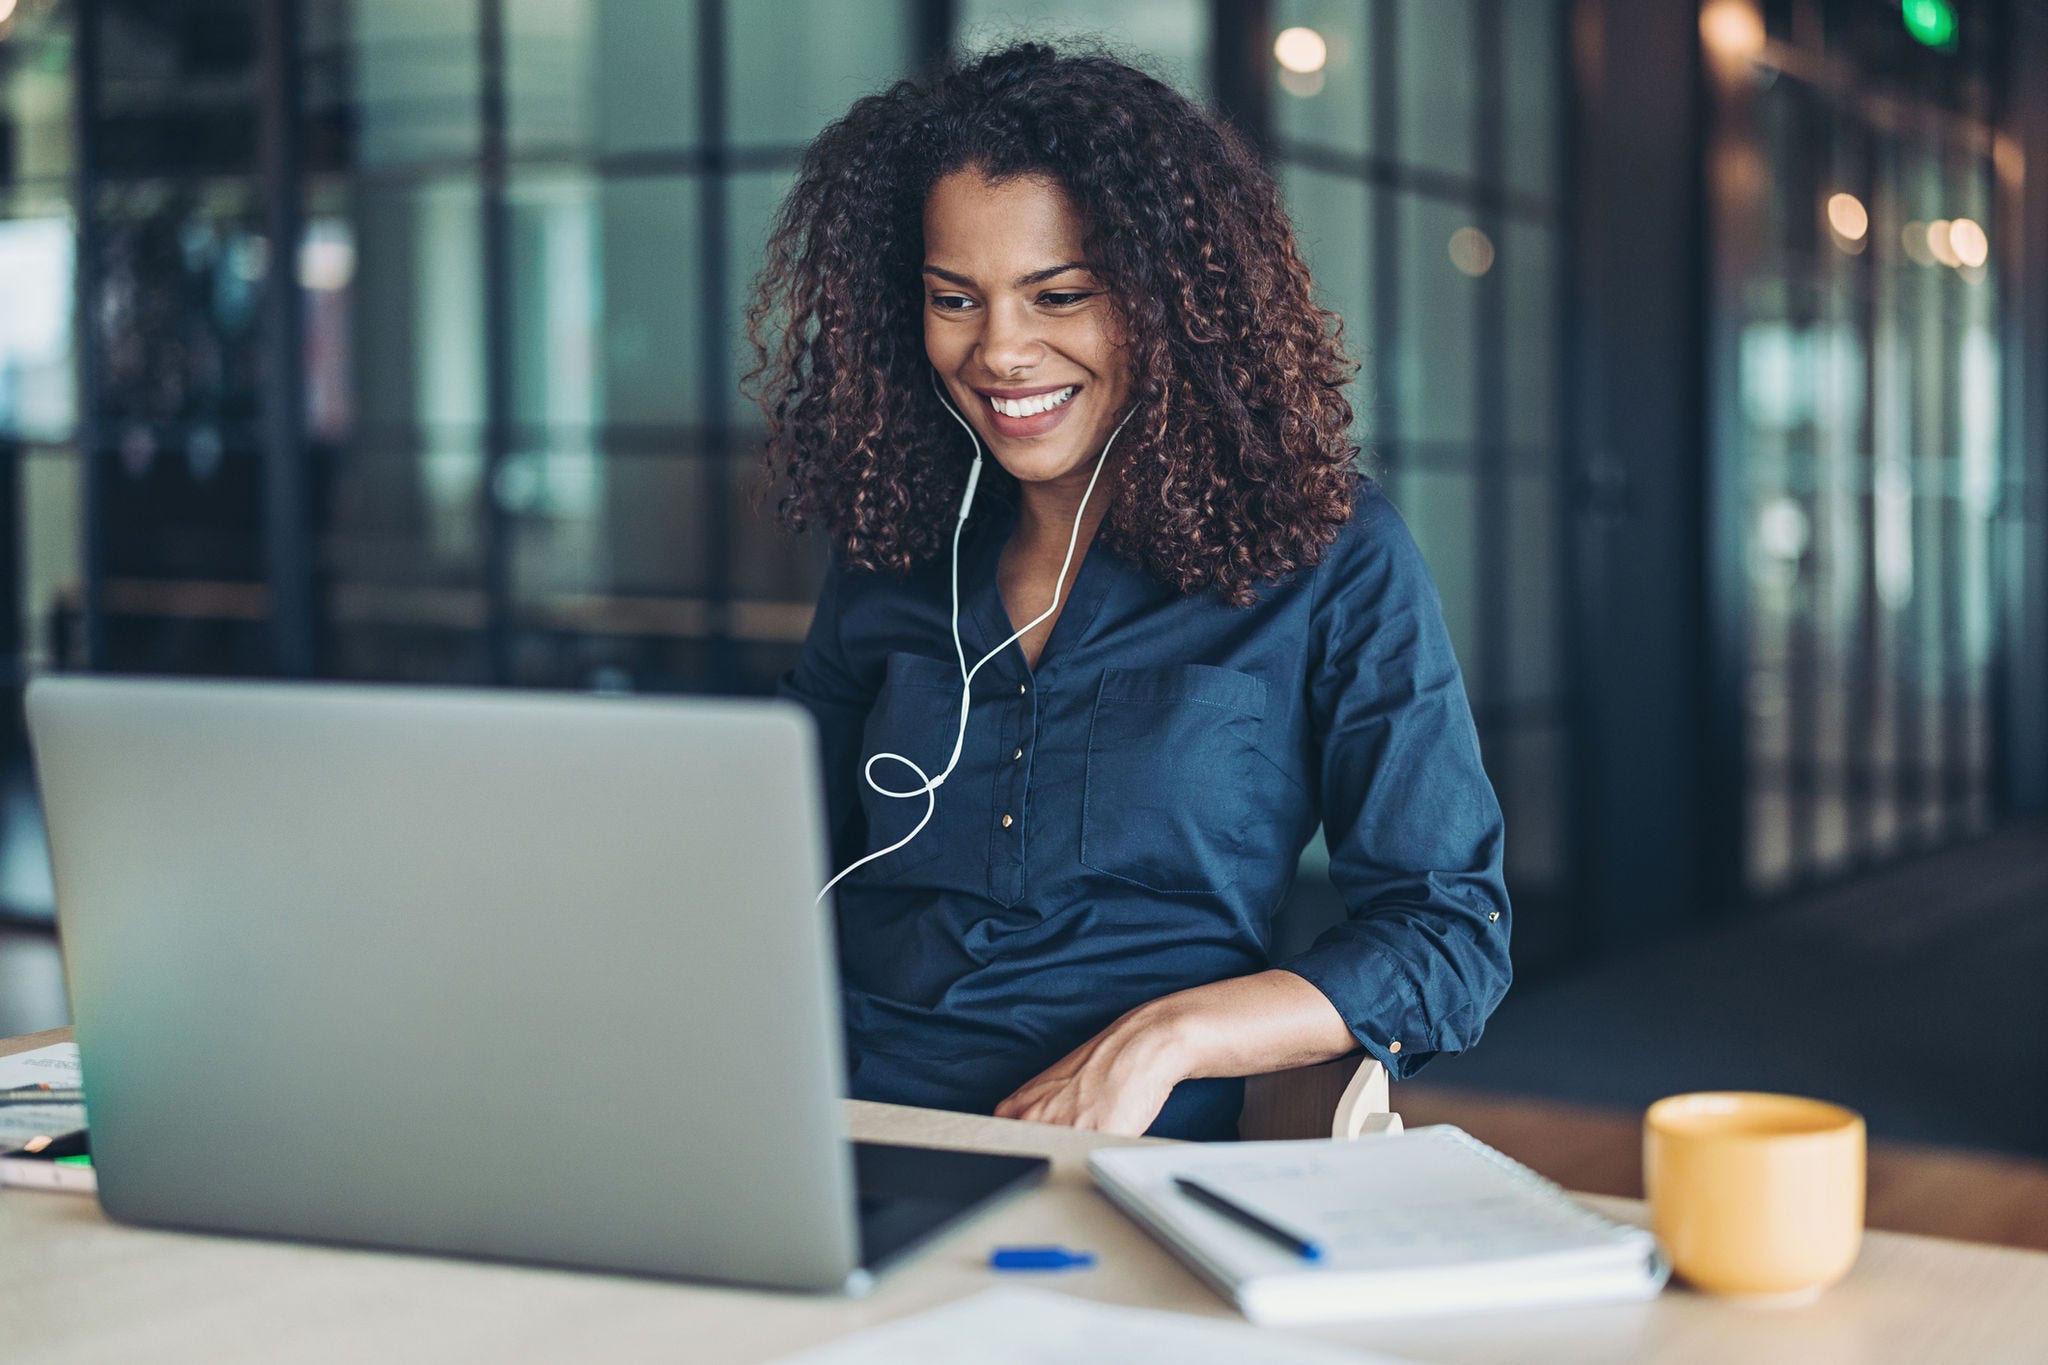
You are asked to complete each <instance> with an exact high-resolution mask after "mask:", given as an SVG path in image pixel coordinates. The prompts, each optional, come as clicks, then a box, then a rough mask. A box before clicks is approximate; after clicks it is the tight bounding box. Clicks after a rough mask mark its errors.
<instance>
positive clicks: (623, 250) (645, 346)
mask: <svg viewBox="0 0 2048 1365" xmlns="http://www.w3.org/2000/svg"><path fill="white" fill-rule="evenodd" d="M702 193H703V192H702V189H701V187H700V186H699V184H698V182H697V181H696V180H694V179H692V178H689V177H683V176H648V177H645V178H634V179H617V180H608V181H605V182H604V183H603V184H602V185H601V186H600V188H599V190H598V204H599V210H598V242H597V259H598V261H599V265H600V269H601V270H602V273H603V282H602V285H601V287H600V288H599V290H598V295H597V296H598V299H599V301H600V306H601V308H602V313H601V316H600V319H599V321H598V323H597V337H598V339H599V346H600V348H601V349H600V356H599V360H598V368H597V373H598V383H597V389H598V395H599V397H598V407H599V412H600V415H601V416H602V418H603V420H605V421H606V422H610V423H696V422H701V421H702V420H703V418H704V409H705V400H704V376H703V374H702V369H703V366H702V365H701V364H698V363H697V357H699V356H701V355H702V353H703V351H702V348H703V346H704V344H705V333H704V329H705V327H706V325H707V320H706V318H705V317H704V290H703V283H702V282H703V266H702V242H703V234H702V232H701V231H700V230H699V227H698V224H699V223H700V221H701V215H702V211H703V210H702Z"/></svg>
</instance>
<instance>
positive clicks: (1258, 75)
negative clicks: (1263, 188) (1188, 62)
mask: <svg viewBox="0 0 2048 1365" xmlns="http://www.w3.org/2000/svg"><path fill="white" fill-rule="evenodd" d="M1272 61H1273V6H1272V4H1271V0H1212V3H1211V5H1210V7H1209V89H1210V91H1211V92H1212V95H1213V98H1214V102H1215V106H1216V110H1217V112H1219V113H1221V114H1222V115H1223V116H1224V117H1226V118H1228V119H1229V120H1230V122H1231V123H1232V124H1233V125H1234V126H1235V127H1236V128H1237V130H1238V131H1239V132H1240V133H1243V134H1244V135H1245V137H1246V138H1247V139H1248V140H1249V141H1250V142H1251V144H1252V145H1253V146H1254V147H1256V148H1258V150H1259V154H1260V155H1261V156H1262V157H1264V158H1265V159H1266V160H1268V161H1271V159H1272V151H1273V79H1272V77H1273V70H1272Z"/></svg>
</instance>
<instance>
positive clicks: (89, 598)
mask: <svg viewBox="0 0 2048 1365" xmlns="http://www.w3.org/2000/svg"><path fill="white" fill-rule="evenodd" d="M75 13H76V22H77V25H78V28H77V33H76V38H75V46H74V48H73V52H72V58H71V62H72V65H71V72H72V80H73V81H74V82H75V85H74V87H73V102H72V115H73V121H72V154H73V156H74V157H75V158H76V162H75V164H74V172H75V181H74V188H73V191H72V197H73V201H74V215H75V221H76V222H77V224H78V229H77V247H76V252H77V257H76V260H75V261H74V263H73V265H72V277H71V279H72V298H73V309H72V315H71V317H72V324H71V352H72V356H73V360H74V364H75V365H76V369H77V375H78V424H77V439H78V482H79V498H80V501H81V503H82V504H83V507H82V511H83V516H82V518H81V520H82V522H83V525H82V526H81V527H80V531H81V536H80V541H81V543H80V547H79V550H80V558H81V560H82V561H83V562H82V563H81V564H80V565H79V580H80V601H79V616H80V622H79V625H80V632H79V633H80V636H81V637H82V638H81V642H80V643H81V652H82V653H83V655H84V658H83V660H82V662H83V663H84V665H85V667H86V668H87V669H91V670H97V669H101V668H104V667H106V664H107V605H106V598H107V594H106V572H105V569H104V567H103V563H104V559H105V556H104V554H103V547H104V545H105V543H106V484H107V480H106V469H105V453H104V451H103V450H102V446H103V445H104V444H105V438H104V437H103V435H102V434H101V423H100V334H99V323H98V319H97V316H96V314H97V307H96V305H97V304H98V302H99V292H100V228H99V175H98V173H99V145H100V139H99V87H100V21H101V17H102V16H101V6H100V0H78V3H77V6H76V8H75Z"/></svg>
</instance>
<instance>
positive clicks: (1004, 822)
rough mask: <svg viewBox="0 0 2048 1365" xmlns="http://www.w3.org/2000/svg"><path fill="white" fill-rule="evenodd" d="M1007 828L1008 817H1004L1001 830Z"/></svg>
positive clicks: (1008, 823)
mask: <svg viewBox="0 0 2048 1365" xmlns="http://www.w3.org/2000/svg"><path fill="white" fill-rule="evenodd" d="M1009 827H1010V817H1009V816H1007V815H1005V816H1004V817H1003V828H1004V829H1008V828H1009Z"/></svg>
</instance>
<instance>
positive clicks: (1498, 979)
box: [1274, 494, 1511, 1078]
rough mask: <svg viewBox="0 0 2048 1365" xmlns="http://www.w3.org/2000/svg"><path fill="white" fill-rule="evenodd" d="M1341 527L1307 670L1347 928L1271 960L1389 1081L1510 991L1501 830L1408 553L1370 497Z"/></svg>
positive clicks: (1432, 588)
mask: <svg viewBox="0 0 2048 1365" xmlns="http://www.w3.org/2000/svg"><path fill="white" fill-rule="evenodd" d="M1353 529H1355V530H1356V531H1357V532H1358V534H1357V535H1356V536H1355V538H1353V537H1347V538H1346V539H1345V540H1342V541H1340V542H1339V544H1338V545H1337V546H1334V547H1332V553H1333V555H1335V556H1337V559H1336V562H1333V563H1331V564H1329V565H1327V566H1326V567H1327V568H1328V569H1329V570H1332V571H1334V572H1331V573H1329V574H1328V576H1327V580H1326V581H1327V587H1326V588H1325V589H1324V591H1323V592H1322V593H1321V595H1320V596H1319V598H1318V600H1317V602H1316V605H1315V607H1314V609H1313V610H1312V612H1311V622H1312V631H1311V636H1312V638H1311V644H1310V650H1311V657H1310V661H1309V663H1310V667H1309V672H1308V687H1309V704H1310V707H1311V709H1312V733H1313V739H1314V742H1315V743H1316V744H1317V746H1318V748H1319V791H1318V798H1319V802H1320V806H1321V812H1322V819H1323V828H1324V832H1325V836H1326V838H1327V840H1328V843H1329V849H1330V878H1331V880H1332V882H1334V883H1335V885H1336V887H1337V889H1338V890H1339V892H1340V893H1341V894H1342V896H1343V898H1344V907H1345V913H1346V918H1345V921H1344V922H1343V923H1341V924H1338V925H1336V926H1335V927H1333V928H1331V929H1330V930H1328V931H1327V932H1325V933H1324V934H1323V935H1322V936H1321V937H1319V938H1318V939H1317V940H1316V941H1315V943H1314V944H1313V945H1311V946H1310V947H1309V948H1308V949H1307V950H1306V951H1304V952H1302V953H1300V954H1298V955H1297V956H1295V957H1293V958H1290V959H1288V960H1286V961H1283V962H1278V963H1275V964H1274V965H1275V966H1278V967H1281V968H1284V969H1285V970H1287V971H1291V972H1294V973H1295V974H1297V975H1299V976H1301V977H1304V978H1305V979H1307V980H1308V981H1309V982H1311V983H1312V984H1313V985H1315V986H1316V987H1317V988H1318V989H1319V990H1321V991H1322V992H1323V994H1324V995H1326V996H1328V997H1329V999H1330V1002H1331V1003H1332V1004H1333V1005H1335V1006H1336V1008H1337V1011H1338V1013H1339V1014H1340V1015H1341V1016H1342V1017H1343V1019H1344V1023H1345V1025H1346V1026H1347V1027H1348V1028H1349V1029H1350V1030H1351V1032H1352V1035H1353V1036H1354V1037H1356V1038H1357V1039H1358V1041H1359V1043H1360V1044H1361V1045H1362V1046H1363V1047H1364V1048H1365V1050H1366V1051H1367V1052H1369V1053H1370V1054H1372V1055H1373V1056H1374V1057H1377V1058H1378V1059H1379V1060H1380V1061H1381V1062H1383V1063H1384V1064H1385V1065H1386V1066H1387V1069H1388V1071H1389V1072H1390V1073H1391V1074H1392V1075H1393V1076H1394V1077H1396V1078H1401V1077H1405V1076H1408V1075H1411V1074H1413V1073H1414V1072H1415V1070H1416V1069H1417V1068H1419V1067H1420V1066H1421V1065H1422V1064H1423V1063H1424V1062H1426V1061H1428V1060H1429V1059H1430V1058H1431V1057H1433V1056H1434V1055H1436V1054H1437V1053H1439V1052H1457V1051H1461V1050H1463V1049H1465V1048H1468V1047H1470V1046H1471V1045H1472V1044H1473V1043H1474V1042H1476V1041H1477V1040H1478V1038H1479V1034H1480V1031H1481V1029H1482V1028H1483V1027H1484V1026H1485V1023H1486V1019H1487V1017H1488V1016H1489V1015H1490V1014H1491V1013H1492V1012H1493V1008H1494V1006H1495V1005H1497V1004H1498V1003H1499V1002H1500V999H1501V997H1502V996H1503V995H1504V994H1505V993H1506V991H1507V988H1508V981H1509V978H1510V975H1511V968H1510V966H1509V962H1508V925H1509V910H1508V896H1507V887H1506V884H1505V881H1504V879H1503V876H1502V865H1501V857H1502V823H1501V812H1500V805H1499V802H1498V801H1497V800H1496V799H1495V797H1494V792H1493V787H1492V784H1491V783H1489V782H1488V781H1487V777H1486V771H1485V769H1484V767H1483V766H1482V765H1481V763H1480V756H1479V737H1478V733H1477V731H1476V729H1475V728H1474V726H1473V723H1472V713H1471V710H1470V707H1469V706H1468V705H1467V703H1466V700H1465V688H1464V682H1463V679H1462V678H1461V676H1460V674H1459V670H1458V662H1457V659H1456V657H1455V655H1454V654H1453V653H1452V650H1451V641H1450V635H1449V632H1448V631H1447V630H1446V629H1445V627H1444V621H1443V611H1442V607H1441V604H1440V603H1439V601H1438V598H1437V592H1436V585H1435V584H1434V583H1433V582H1432V581H1431V579H1430V576H1429V570H1428V568H1427V566H1426V565H1425V564H1424V562H1423V559H1422V554H1421V551H1420V550H1419V549H1417V548H1416V545H1415V542H1414V539H1413V538H1412V537H1411V536H1410V535H1409V532H1408V528H1407V526H1406V524H1405V523H1404V522H1403V521H1402V520H1401V517H1400V515H1399V514H1398V513H1397V512H1396V511H1395V510H1394V508H1393V506H1392V505H1391V504H1389V503H1388V502H1386V500H1385V499H1383V498H1380V497H1378V496H1377V495H1376V494H1375V495H1373V496H1372V497H1371V502H1370V505H1369V506H1368V507H1366V508H1364V509H1361V514H1360V517H1359V519H1358V523H1357V525H1356V526H1355V527H1354V528H1353Z"/></svg>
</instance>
